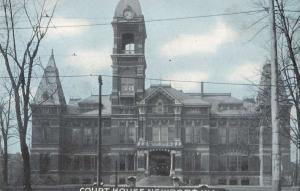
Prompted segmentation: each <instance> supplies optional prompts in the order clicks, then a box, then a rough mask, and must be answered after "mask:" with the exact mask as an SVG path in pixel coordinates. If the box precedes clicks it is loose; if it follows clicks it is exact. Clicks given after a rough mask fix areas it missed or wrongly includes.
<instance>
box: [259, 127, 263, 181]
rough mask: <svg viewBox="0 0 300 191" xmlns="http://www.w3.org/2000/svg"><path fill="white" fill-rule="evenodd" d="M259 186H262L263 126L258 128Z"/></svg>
mask: <svg viewBox="0 0 300 191" xmlns="http://www.w3.org/2000/svg"><path fill="white" fill-rule="evenodd" d="M259 161H260V163H259V185H260V186H264V125H263V124H261V125H260V128H259Z"/></svg>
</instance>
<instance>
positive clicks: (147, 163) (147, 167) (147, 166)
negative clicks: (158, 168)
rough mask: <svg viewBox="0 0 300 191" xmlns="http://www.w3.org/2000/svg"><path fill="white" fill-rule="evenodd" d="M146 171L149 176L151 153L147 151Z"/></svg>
mask: <svg viewBox="0 0 300 191" xmlns="http://www.w3.org/2000/svg"><path fill="white" fill-rule="evenodd" d="M146 155H147V156H146V157H147V158H146V171H145V173H146V174H147V175H149V173H150V172H149V151H146Z"/></svg>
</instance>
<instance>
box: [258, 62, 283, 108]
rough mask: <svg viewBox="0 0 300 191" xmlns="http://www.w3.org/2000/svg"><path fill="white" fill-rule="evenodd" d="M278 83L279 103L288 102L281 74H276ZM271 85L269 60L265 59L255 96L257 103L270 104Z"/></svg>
mask: <svg viewBox="0 0 300 191" xmlns="http://www.w3.org/2000/svg"><path fill="white" fill-rule="evenodd" d="M278 84H279V90H278V91H279V92H278V94H279V100H280V105H284V104H288V99H287V94H286V91H285V89H284V82H283V79H282V76H281V75H279V76H278ZM271 85H272V84H271V64H270V61H266V63H265V64H264V66H263V69H262V74H261V80H260V87H259V91H258V96H257V101H258V104H259V105H271Z"/></svg>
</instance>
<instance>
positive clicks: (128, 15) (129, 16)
mask: <svg viewBox="0 0 300 191" xmlns="http://www.w3.org/2000/svg"><path fill="white" fill-rule="evenodd" d="M123 15H124V17H125V19H128V20H129V19H132V18H133V12H132V11H130V10H125V11H124V14H123Z"/></svg>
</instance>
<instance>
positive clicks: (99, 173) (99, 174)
mask: <svg viewBox="0 0 300 191" xmlns="http://www.w3.org/2000/svg"><path fill="white" fill-rule="evenodd" d="M98 81H99V115H98V144H97V152H98V153H97V156H98V160H97V185H98V186H100V185H102V120H101V118H102V76H101V75H100V76H99V78H98Z"/></svg>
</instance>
